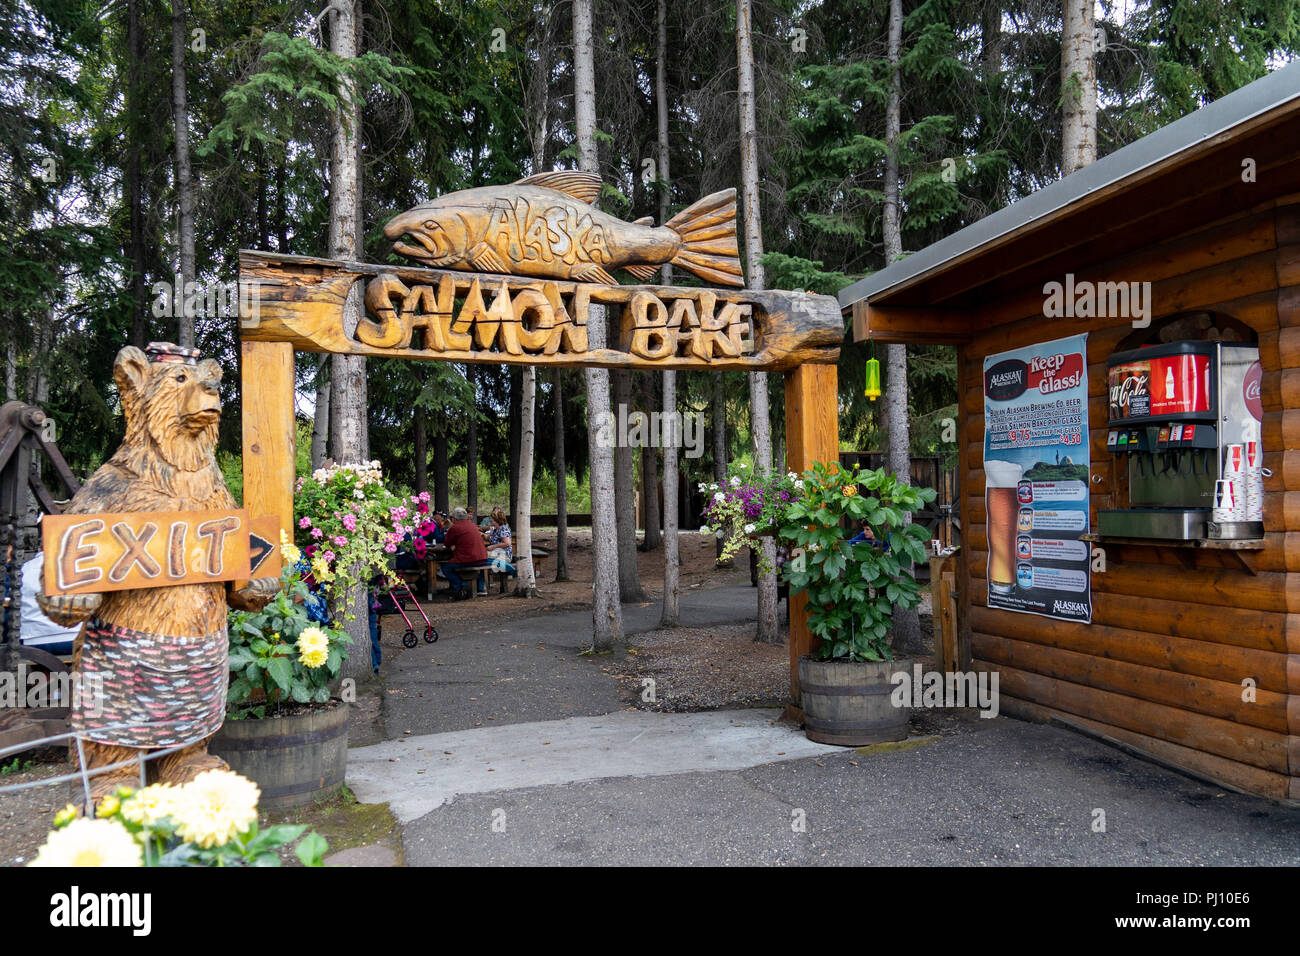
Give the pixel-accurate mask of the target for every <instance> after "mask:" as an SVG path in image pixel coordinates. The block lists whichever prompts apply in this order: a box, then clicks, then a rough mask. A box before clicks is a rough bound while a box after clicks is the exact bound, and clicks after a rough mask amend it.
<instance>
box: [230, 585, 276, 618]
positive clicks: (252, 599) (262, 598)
mask: <svg viewBox="0 0 1300 956" xmlns="http://www.w3.org/2000/svg"><path fill="white" fill-rule="evenodd" d="M279 593H280V579H279V578H253V580H251V581H249V582H248V584H246V585H244V586H243V587H242V588H238V589H235V588H231V589H230V596H229V598H228V600H227V603H228V604H229V605H230V606H231V607H233V608H234V609H235V610H236V611H260V610H261V609H262V608H263V607H265V606H266V604H267V603H268V602H269V601H270V600H271V599H272V598H274V597H275V596H276V595H277V594H279Z"/></svg>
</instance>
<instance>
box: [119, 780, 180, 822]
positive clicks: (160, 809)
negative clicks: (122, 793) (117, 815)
mask: <svg viewBox="0 0 1300 956" xmlns="http://www.w3.org/2000/svg"><path fill="white" fill-rule="evenodd" d="M179 799H180V790H179V789H178V788H176V787H173V786H172V785H171V784H170V783H155V784H152V785H150V786H148V787H145V788H144V789H143V790H139V791H137V792H136V793H135V794H133V795H132V796H131V797H130V798H129V799H128V800H127V801H126V802H125V803H123V804H122V819H123V820H126V821H128V822H130V823H137V824H139V825H140V826H145V827H152V826H155V825H156V824H157V823H158V821H160V820H162V819H163V818H164V817H170V816H175V815H176V806H177V803H178V801H179Z"/></svg>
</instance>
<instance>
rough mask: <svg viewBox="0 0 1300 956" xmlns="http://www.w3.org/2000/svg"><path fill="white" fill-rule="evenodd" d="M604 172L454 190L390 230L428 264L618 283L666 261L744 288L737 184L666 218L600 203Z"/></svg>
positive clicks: (405, 251)
mask: <svg viewBox="0 0 1300 956" xmlns="http://www.w3.org/2000/svg"><path fill="white" fill-rule="evenodd" d="M599 192H600V177H599V176H597V175H595V174H593V173H583V172H575V171H564V170H557V171H555V172H549V173H539V174H538V175H536V176H529V177H528V178H526V179H521V180H519V182H517V183H512V184H510V185H509V186H484V187H480V188H478V189H463V190H460V191H459V192H454V193H448V194H447V195H446V196H439V197H438V198H437V199H433V200H430V201H429V202H426V203H421V204H420V205H418V206H416V207H414V208H412V209H408V210H407V211H406V212H404V213H401V214H400V215H397V216H394V217H393V218H392V219H390V220H389V221H388V224H387V225H386V226H384V235H385V236H386V237H387V238H388V239H389V240H391V241H392V242H393V248H394V250H396V251H397V252H398V253H400V254H401V255H404V256H406V257H408V258H410V259H415V260H416V261H418V262H420V263H421V264H422V265H426V266H432V267H436V268H443V269H458V270H463V271H471V272H493V273H498V274H502V275H516V276H533V277H537V278H550V279H570V280H573V281H577V282H603V283H605V284H607V285H616V284H617V283H616V282H615V280H614V277H613V276H612V275H610V270H611V269H624V270H626V271H627V272H630V273H631V274H632V275H634V276H636V277H637V278H638V279H640V280H642V281H643V282H644V281H647V280H649V279H650V278H651V277H653V276H654V274H655V272H656V271H657V270H658V269H659V267H660V266H662V265H663V264H664V263H671V264H672V265H674V266H681V267H682V268H685V269H688V270H690V271H691V272H694V273H695V274H696V275H698V276H699V277H700V278H702V279H704V280H706V281H708V282H716V283H720V284H722V285H733V286H741V285H744V278H743V275H742V273H741V270H740V259H739V258H738V250H737V248H736V191H735V190H734V189H724V190H722V191H721V192H716V193H713V194H712V195H711V196H705V197H704V198H703V199H701V200H700V201H699V202H697V203H695V204H694V205H692V206H690V207H688V208H687V209H684V210H682V211H681V212H679V213H678V214H677V215H676V216H674V217H673V218H672V219H670V220H668V222H666V223H664V224H663V225H662V226H655V225H653V220H652V219H651V218H650V217H649V216H647V217H646V218H644V219H638V220H637V221H636V222H624V221H623V220H621V219H616V218H614V217H613V216H610V215H607V214H606V213H603V212H601V211H600V210H599V209H596V208H595V207H594V206H593V205H592V203H593V202H595V201H596V196H597V195H598V194H599Z"/></svg>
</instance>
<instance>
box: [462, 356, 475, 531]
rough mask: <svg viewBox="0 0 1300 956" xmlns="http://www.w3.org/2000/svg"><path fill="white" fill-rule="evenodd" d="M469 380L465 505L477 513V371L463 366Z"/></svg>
mask: <svg viewBox="0 0 1300 956" xmlns="http://www.w3.org/2000/svg"><path fill="white" fill-rule="evenodd" d="M465 378H466V379H467V380H468V381H469V425H467V426H466V428H465V507H466V508H469V509H470V510H471V511H473V512H474V513H475V514H478V372H477V371H475V369H474V366H473V365H467V366H466V367H465Z"/></svg>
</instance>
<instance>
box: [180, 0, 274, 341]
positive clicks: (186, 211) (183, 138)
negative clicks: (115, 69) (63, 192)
mask: <svg viewBox="0 0 1300 956" xmlns="http://www.w3.org/2000/svg"><path fill="white" fill-rule="evenodd" d="M187 32H188V31H187V30H186V29H185V0H172V124H173V125H174V126H175V127H176V135H175V144H176V149H175V155H176V192H177V199H178V201H179V203H178V204H179V206H180V224H179V226H178V228H177V233H178V239H179V245H180V258H181V262H180V265H181V299H182V301H184V298H185V288H186V286H188V285H189V283H191V282H193V281H194V280H195V262H194V175H193V171H192V169H191V166H190V116H189V107H188V106H187V104H186V95H185V47H186V45H187V44H186V40H187V39H188V37H187ZM259 185H260V184H259ZM263 194H264V191H263V190H261V189H260V188H259V190H258V196H259V197H261V196H262V195H263ZM176 326H177V329H176V331H177V335H176V343H177V344H178V345H183V346H185V347H186V348H193V347H194V316H193V315H191V314H189V310H188V309H181V314H180V315H179V316H177V317H176Z"/></svg>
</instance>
